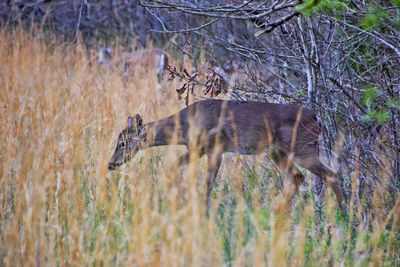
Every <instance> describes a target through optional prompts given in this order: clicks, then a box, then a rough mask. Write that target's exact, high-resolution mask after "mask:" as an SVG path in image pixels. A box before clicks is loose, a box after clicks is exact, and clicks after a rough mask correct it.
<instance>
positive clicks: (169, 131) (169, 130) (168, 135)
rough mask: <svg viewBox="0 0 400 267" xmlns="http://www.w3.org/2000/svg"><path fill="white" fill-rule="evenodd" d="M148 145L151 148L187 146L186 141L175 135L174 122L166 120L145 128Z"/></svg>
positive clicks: (150, 124)
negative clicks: (172, 145) (173, 145)
mask: <svg viewBox="0 0 400 267" xmlns="http://www.w3.org/2000/svg"><path fill="white" fill-rule="evenodd" d="M144 127H145V129H146V132H145V135H146V136H145V137H146V141H147V142H146V143H147V145H148V146H149V147H153V146H165V145H171V144H175V145H179V144H181V145H185V143H184V141H183V140H181V139H182V138H179V137H178V135H177V134H176V133H175V123H174V122H173V121H172V120H169V119H164V120H160V121H155V122H150V123H148V124H146V125H145V126H144Z"/></svg>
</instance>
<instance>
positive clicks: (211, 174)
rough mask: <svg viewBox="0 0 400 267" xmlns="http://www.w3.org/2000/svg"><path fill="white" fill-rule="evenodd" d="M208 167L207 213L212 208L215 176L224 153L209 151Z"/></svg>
mask: <svg viewBox="0 0 400 267" xmlns="http://www.w3.org/2000/svg"><path fill="white" fill-rule="evenodd" d="M207 158H208V168H207V199H206V204H207V213H208V211H209V210H210V201H211V191H212V188H213V186H214V183H215V178H216V177H217V173H218V170H219V167H220V166H221V160H222V154H221V153H218V152H214V151H210V152H209V153H207Z"/></svg>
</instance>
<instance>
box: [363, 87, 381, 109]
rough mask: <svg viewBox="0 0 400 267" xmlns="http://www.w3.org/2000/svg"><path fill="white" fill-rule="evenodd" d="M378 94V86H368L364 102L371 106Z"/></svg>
mask: <svg viewBox="0 0 400 267" xmlns="http://www.w3.org/2000/svg"><path fill="white" fill-rule="evenodd" d="M378 95H379V90H378V89H377V88H374V87H370V86H368V87H367V89H365V91H364V97H363V104H364V105H365V106H367V107H368V106H370V105H371V104H372V102H373V101H374V100H375V99H376V97H377V96H378Z"/></svg>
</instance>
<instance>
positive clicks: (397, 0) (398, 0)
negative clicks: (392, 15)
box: [391, 0, 400, 8]
mask: <svg viewBox="0 0 400 267" xmlns="http://www.w3.org/2000/svg"><path fill="white" fill-rule="evenodd" d="M391 2H392V4H393V5H394V6H395V7H397V8H400V0H392V1H391Z"/></svg>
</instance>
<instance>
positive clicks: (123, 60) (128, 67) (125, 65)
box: [97, 47, 169, 83]
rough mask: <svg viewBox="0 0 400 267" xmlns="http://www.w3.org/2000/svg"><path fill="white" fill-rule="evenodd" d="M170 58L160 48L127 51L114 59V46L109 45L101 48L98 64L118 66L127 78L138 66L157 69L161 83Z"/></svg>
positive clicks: (109, 66) (111, 67)
mask: <svg viewBox="0 0 400 267" xmlns="http://www.w3.org/2000/svg"><path fill="white" fill-rule="evenodd" d="M168 60H169V56H168V54H167V53H166V52H164V51H163V50H161V49H158V48H152V49H144V50H140V51H136V52H133V53H126V54H123V55H122V56H121V57H119V58H117V59H114V58H113V57H112V48H111V47H109V48H100V49H99V54H98V60H97V65H98V66H101V65H104V66H106V67H107V68H109V69H113V68H117V69H119V70H120V71H121V72H122V73H123V74H124V77H125V79H126V78H127V77H128V76H129V75H132V74H134V72H135V68H137V66H140V67H141V68H144V69H145V70H146V71H148V70H151V69H156V73H157V79H158V82H159V83H160V82H161V81H162V79H163V76H164V73H165V70H166V68H167V66H168Z"/></svg>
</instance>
